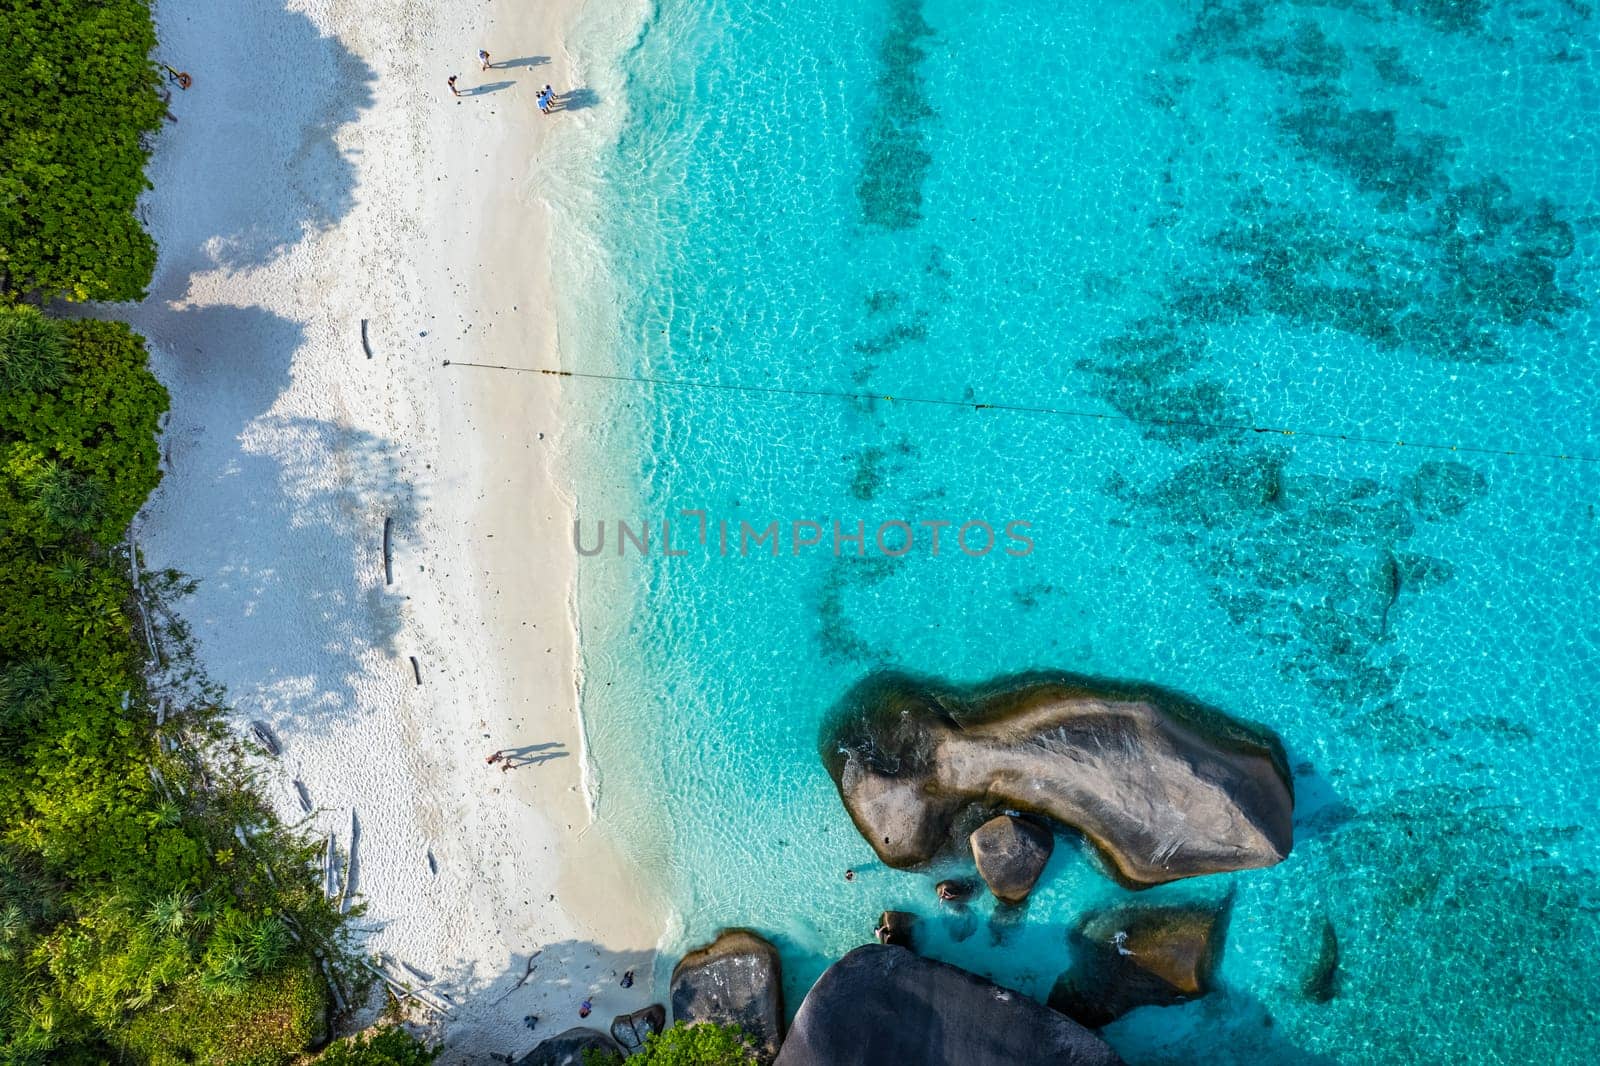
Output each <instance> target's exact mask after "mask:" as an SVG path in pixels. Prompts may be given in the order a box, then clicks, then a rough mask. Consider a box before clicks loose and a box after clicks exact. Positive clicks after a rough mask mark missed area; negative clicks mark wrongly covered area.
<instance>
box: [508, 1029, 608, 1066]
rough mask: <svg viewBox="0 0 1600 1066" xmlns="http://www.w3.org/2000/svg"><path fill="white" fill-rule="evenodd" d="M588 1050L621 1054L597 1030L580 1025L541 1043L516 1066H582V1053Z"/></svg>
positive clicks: (519, 1060) (518, 1061) (606, 1037)
mask: <svg viewBox="0 0 1600 1066" xmlns="http://www.w3.org/2000/svg"><path fill="white" fill-rule="evenodd" d="M589 1050H594V1051H608V1052H610V1053H611V1054H613V1055H620V1054H622V1048H621V1047H619V1046H618V1045H617V1042H616V1041H615V1040H613V1039H611V1038H610V1037H609V1036H607V1035H606V1034H604V1033H602V1032H601V1031H600V1030H598V1029H590V1028H588V1027H586V1026H582V1025H580V1026H577V1027H576V1028H573V1029H568V1030H567V1031H566V1032H564V1033H557V1034H556V1035H555V1036H552V1037H551V1038H550V1039H548V1040H545V1041H541V1042H540V1044H539V1046H538V1047H536V1048H534V1049H533V1050H532V1051H530V1052H528V1053H527V1054H526V1055H524V1056H522V1058H520V1059H518V1060H517V1066H583V1053H584V1052H585V1051H589Z"/></svg>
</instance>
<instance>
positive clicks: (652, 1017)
mask: <svg viewBox="0 0 1600 1066" xmlns="http://www.w3.org/2000/svg"><path fill="white" fill-rule="evenodd" d="M666 1027H667V1008H665V1007H663V1006H662V1005H661V1004H659V1003H652V1004H650V1006H648V1007H644V1008H641V1009H640V1010H636V1011H634V1012H633V1013H632V1014H619V1015H617V1016H616V1017H615V1018H613V1019H612V1020H611V1039H613V1040H615V1041H616V1042H617V1043H618V1044H621V1045H622V1050H623V1051H625V1052H627V1053H628V1054H629V1055H633V1054H637V1053H638V1051H639V1050H640V1049H641V1048H643V1047H644V1042H645V1040H646V1039H648V1038H649V1037H650V1036H651V1035H653V1034H655V1033H659V1032H661V1030H663V1029H665V1028H666Z"/></svg>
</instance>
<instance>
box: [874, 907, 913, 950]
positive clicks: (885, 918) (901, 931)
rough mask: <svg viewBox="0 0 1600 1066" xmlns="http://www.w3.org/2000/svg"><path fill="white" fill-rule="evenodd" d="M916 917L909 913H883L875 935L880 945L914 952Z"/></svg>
mask: <svg viewBox="0 0 1600 1066" xmlns="http://www.w3.org/2000/svg"><path fill="white" fill-rule="evenodd" d="M916 927H917V916H916V915H915V914H912V913H910V912H909V911H884V912H883V914H882V915H880V916H879V918H878V928H877V930H876V932H875V935H876V936H877V938H878V943H880V944H893V945H894V946H895V947H901V948H910V949H911V950H913V951H915V950H916Z"/></svg>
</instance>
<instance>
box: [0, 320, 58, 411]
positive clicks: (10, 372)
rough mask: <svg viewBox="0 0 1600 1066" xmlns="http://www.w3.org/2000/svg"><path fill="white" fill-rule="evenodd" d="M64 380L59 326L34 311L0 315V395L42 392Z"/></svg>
mask: <svg viewBox="0 0 1600 1066" xmlns="http://www.w3.org/2000/svg"><path fill="white" fill-rule="evenodd" d="M66 376H67V344H66V338H65V337H64V336H63V334H62V330H61V324H60V323H59V322H57V321H56V320H55V319H53V318H46V317H45V316H44V315H41V314H40V313H39V311H38V309H37V308H34V307H15V308H10V309H8V310H5V311H3V312H0V391H4V392H44V391H46V390H48V389H53V388H56V387H57V386H59V385H60V384H61V382H62V381H63V380H64V379H65V378H66Z"/></svg>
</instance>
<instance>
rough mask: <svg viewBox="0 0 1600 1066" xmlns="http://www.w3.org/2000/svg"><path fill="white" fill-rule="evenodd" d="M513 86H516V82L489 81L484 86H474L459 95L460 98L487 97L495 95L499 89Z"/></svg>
mask: <svg viewBox="0 0 1600 1066" xmlns="http://www.w3.org/2000/svg"><path fill="white" fill-rule="evenodd" d="M515 84H516V82H514V81H491V82H489V83H487V84H485V85H475V86H473V87H472V88H470V89H468V90H467V91H466V92H464V93H462V94H461V95H462V96H488V95H489V94H490V93H497V92H499V91H500V90H501V89H509V88H511V87H512V86H513V85H515Z"/></svg>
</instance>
